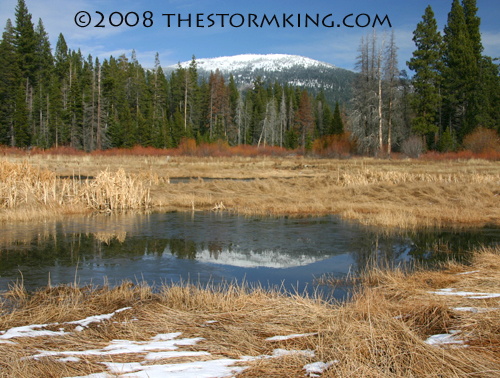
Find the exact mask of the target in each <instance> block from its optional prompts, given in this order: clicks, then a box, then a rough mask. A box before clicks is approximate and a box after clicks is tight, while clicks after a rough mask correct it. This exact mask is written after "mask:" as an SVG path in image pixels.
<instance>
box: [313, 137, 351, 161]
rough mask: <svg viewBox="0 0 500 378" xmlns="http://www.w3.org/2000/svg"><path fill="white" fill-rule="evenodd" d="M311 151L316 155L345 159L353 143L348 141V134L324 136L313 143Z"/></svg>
mask: <svg viewBox="0 0 500 378" xmlns="http://www.w3.org/2000/svg"><path fill="white" fill-rule="evenodd" d="M312 149H313V152H314V153H315V154H317V155H321V156H325V157H329V158H345V157H349V156H350V154H351V150H352V149H353V143H352V142H351V141H350V139H349V134H348V133H344V134H341V135H325V136H323V137H321V138H320V139H316V140H315V141H314V143H313V147H312Z"/></svg>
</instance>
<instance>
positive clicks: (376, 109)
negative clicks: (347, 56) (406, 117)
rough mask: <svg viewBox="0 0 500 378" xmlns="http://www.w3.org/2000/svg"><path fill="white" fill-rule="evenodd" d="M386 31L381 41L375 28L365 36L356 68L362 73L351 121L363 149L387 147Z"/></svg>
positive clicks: (354, 89) (355, 87)
mask: <svg viewBox="0 0 500 378" xmlns="http://www.w3.org/2000/svg"><path fill="white" fill-rule="evenodd" d="M384 44H385V35H384V36H383V38H382V42H379V41H378V37H377V34H376V32H375V30H374V31H373V33H372V35H369V34H367V36H366V37H362V38H361V42H360V45H359V48H358V51H359V55H358V57H357V61H356V69H357V70H358V71H359V75H358V76H357V78H356V81H355V82H354V85H353V99H352V100H351V102H352V110H351V112H350V116H349V118H350V125H351V130H350V131H351V133H352V136H353V138H355V139H356V140H357V143H358V149H359V152H361V153H374V152H375V151H377V150H380V151H382V148H383V116H382V115H383V97H382V94H383V93H382V82H383V77H382V58H383V51H384Z"/></svg>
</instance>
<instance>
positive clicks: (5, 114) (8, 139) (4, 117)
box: [0, 19, 20, 144]
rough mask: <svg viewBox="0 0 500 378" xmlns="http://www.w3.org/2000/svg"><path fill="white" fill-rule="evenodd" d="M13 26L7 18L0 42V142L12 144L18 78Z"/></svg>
mask: <svg viewBox="0 0 500 378" xmlns="http://www.w3.org/2000/svg"><path fill="white" fill-rule="evenodd" d="M14 39H15V35H14V28H13V27H12V23H11V21H10V19H8V20H7V24H6V26H5V31H4V32H3V35H2V42H1V43H0V144H13V137H14V118H13V116H14V110H15V106H16V98H17V90H18V83H19V78H20V72H19V65H18V58H17V52H16V46H15V40H14Z"/></svg>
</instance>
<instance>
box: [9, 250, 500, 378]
mask: <svg viewBox="0 0 500 378" xmlns="http://www.w3.org/2000/svg"><path fill="white" fill-rule="evenodd" d="M444 268H445V269H444V270H442V271H424V270H419V271H416V272H413V273H405V272H402V271H381V270H379V271H373V272H371V274H370V277H371V278H370V285H362V286H360V289H358V290H357V291H356V292H355V293H354V294H353V298H352V301H350V302H348V303H333V304H332V303H328V302H325V301H323V300H321V299H318V298H316V299H315V298H308V297H303V296H301V295H294V294H290V293H288V294H287V293H282V292H279V291H277V290H263V289H262V288H259V287H254V288H249V287H245V286H237V285H233V284H228V285H225V286H218V287H214V286H208V287H200V286H198V285H192V284H189V283H185V284H182V285H177V286H162V287H161V288H159V289H158V290H153V288H151V287H149V286H147V285H144V284H141V283H137V284H132V283H130V282H125V283H123V284H122V285H120V286H117V287H114V288H110V287H104V288H90V287H84V288H77V287H74V286H59V287H54V288H51V287H48V288H46V289H44V290H40V291H38V292H36V293H27V292H26V291H25V290H24V288H23V287H22V286H19V285H17V286H14V287H12V288H11V290H10V292H8V293H6V294H4V295H3V297H4V300H3V302H2V307H1V310H2V314H1V316H0V330H7V329H10V328H11V327H15V326H23V325H29V324H46V323H55V322H58V323H59V324H58V325H54V326H52V328H51V329H53V330H58V329H59V328H60V327H64V328H65V331H66V332H71V331H72V332H71V333H68V334H65V335H62V336H52V337H35V338H32V337H26V338H17V339H12V341H14V342H15V344H2V343H0V366H1V367H2V368H1V369H0V376H1V377H41V376H47V377H61V376H76V375H86V374H91V373H97V372H102V371H105V370H106V369H105V366H104V365H102V364H101V363H102V362H106V361H108V362H112V361H113V362H131V361H137V360H138V358H139V357H140V356H137V355H133V354H128V355H119V356H116V355H109V356H87V357H85V358H83V359H81V360H80V361H79V362H61V361H58V358H56V357H43V358H40V359H39V360H34V359H32V358H23V357H29V356H32V355H33V354H36V353H38V351H39V350H52V351H64V350H73V351H74V350H89V349H96V348H103V347H105V346H106V345H108V343H109V342H110V340H113V339H124V340H135V341H141V340H148V339H149V338H151V337H152V336H154V335H156V334H158V333H167V332H182V337H203V338H204V340H202V341H200V342H198V343H197V344H196V345H195V346H191V347H185V348H188V349H189V350H196V351H207V352H209V353H210V354H211V356H208V357H204V359H207V358H208V359H214V358H239V357H241V356H243V355H247V356H258V355H271V354H272V352H273V350H274V349H276V348H282V349H288V350H307V349H308V350H311V351H314V352H315V357H307V356H304V355H298V354H295V355H289V356H284V357H279V358H271V359H258V360H254V361H252V362H248V363H245V365H246V366H249V368H248V369H246V370H244V371H243V372H242V373H241V374H240V375H238V376H241V377H284V376H286V377H304V370H303V369H302V367H303V365H304V364H306V363H310V362H314V361H324V362H327V361H334V360H337V361H338V362H337V363H335V364H334V365H333V366H332V367H331V368H330V369H328V370H327V371H325V372H324V373H323V375H322V376H323V377H498V376H500V364H498V361H499V360H500V326H499V324H500V322H499V320H500V318H499V317H500V310H498V309H496V308H497V307H500V306H499V305H498V298H494V299H473V298H469V297H459V296H440V295H436V294H431V293H430V292H433V291H437V290H439V289H443V288H455V289H457V290H463V291H470V292H489V293H499V292H500V248H496V249H483V250H480V251H477V252H476V253H475V255H474V259H473V261H472V264H471V266H463V265H460V264H457V263H449V264H448V265H447V266H446V267H444ZM471 272H473V273H471ZM461 273H467V274H461ZM126 306H130V307H132V309H130V310H126V311H123V312H120V313H117V314H115V315H114V316H113V318H112V319H110V320H108V321H104V322H101V323H99V324H93V325H89V327H88V328H86V329H85V330H83V331H82V332H75V331H74V330H73V328H74V326H75V325H63V324H62V323H64V322H68V321H73V320H76V319H82V318H84V317H86V316H90V315H96V314H105V313H111V312H113V311H115V310H117V309H119V308H123V307H126ZM465 306H471V307H474V308H476V309H479V310H482V312H481V311H479V312H476V313H474V312H467V311H459V310H456V308H457V307H465ZM208 321H210V323H207V322H208ZM450 330H456V331H460V333H458V335H459V337H461V338H462V339H463V340H464V342H465V345H467V347H463V346H461V345H458V346H455V345H442V346H435V345H429V344H427V343H425V342H424V341H425V340H426V339H427V338H428V337H429V336H430V335H434V334H439V333H449V332H450ZM304 333H308V334H310V335H309V336H306V337H300V338H293V339H288V340H283V341H268V340H266V338H268V337H270V336H276V335H290V334H304ZM193 359H196V358H193ZM193 359H191V360H193ZM185 361H186V359H178V360H175V361H168V362H169V363H175V362H185ZM161 362H162V363H165V361H161Z"/></svg>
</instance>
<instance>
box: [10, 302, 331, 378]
mask: <svg viewBox="0 0 500 378" xmlns="http://www.w3.org/2000/svg"><path fill="white" fill-rule="evenodd" d="M128 309H130V307H125V308H122V309H119V310H116V311H114V312H112V313H109V314H103V315H94V316H89V317H87V318H85V319H81V320H76V321H71V322H66V323H61V324H59V323H50V324H33V325H27V326H22V327H13V328H11V329H9V330H6V331H0V343H12V341H10V340H9V339H15V338H19V337H38V336H55V335H59V336H61V335H69V334H71V333H72V332H67V331H65V330H64V327H60V328H59V331H51V330H48V329H46V328H47V327H49V326H52V327H54V326H56V325H61V326H63V325H64V324H71V325H74V324H76V325H77V327H75V328H74V332H81V331H83V330H84V329H85V328H86V327H88V326H89V324H91V323H99V322H103V321H106V320H107V321H110V320H111V318H112V317H113V316H114V315H115V314H117V313H120V312H122V311H125V310H128ZM216 322H217V321H207V322H206V323H207V324H211V323H216ZM181 335H182V332H172V333H164V334H158V335H156V336H154V337H152V338H151V339H150V340H149V341H132V340H112V341H111V342H110V343H109V344H108V345H107V346H105V347H104V348H100V349H88V350H74V351H71V350H61V351H56V350H51V351H47V350H38V352H37V353H36V354H33V355H32V356H29V357H26V358H32V359H35V360H38V359H40V358H44V357H56V358H57V361H58V362H63V363H79V362H80V361H81V358H82V357H83V358H85V357H89V356H113V355H115V356H116V355H124V354H135V355H139V356H138V357H137V359H139V361H135V362H127V363H117V362H101V364H102V365H103V367H105V368H106V369H107V372H103V373H95V374H90V375H87V376H80V377H72V378H112V377H116V376H117V375H118V376H120V377H136V378H142V377H144V378H157V377H158V378H159V377H162V378H163V377H165V378H187V377H196V378H223V377H230V376H234V375H235V374H238V373H239V372H241V371H243V370H245V369H246V368H247V367H248V366H244V364H245V363H248V362H251V361H254V360H257V359H262V358H280V357H284V356H293V355H299V356H303V357H305V358H314V357H315V353H314V351H313V350H287V349H274V350H273V353H272V355H262V356H257V357H251V356H242V357H240V359H231V358H219V359H215V357H213V359H208V358H210V357H211V356H212V355H211V354H210V353H209V352H206V351H185V350H178V349H179V347H180V346H194V345H196V344H197V343H198V342H199V341H201V340H203V338H202V337H196V338H179V337H180V336H181ZM313 335H317V333H304V334H292V335H285V336H273V337H269V338H267V339H266V340H268V341H283V340H289V339H294V338H298V337H307V336H313ZM131 357H132V356H131ZM182 357H184V358H186V357H187V358H190V359H195V358H196V357H202V358H203V359H204V360H202V361H190V362H184V363H163V364H162V363H160V364H159V363H158V362H168V360H169V359H171V358H182ZM207 359H208V360H207ZM151 362H153V363H155V364H153V365H151ZM337 362H338V361H330V362H327V363H324V362H315V363H312V364H307V365H305V366H304V370H306V375H308V376H310V377H318V376H319V375H318V374H321V373H323V372H324V371H325V370H326V369H328V368H329V367H330V366H332V365H333V364H334V363H337ZM236 363H239V364H240V365H243V366H234V365H235V364H236ZM68 378H69V377H68Z"/></svg>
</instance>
